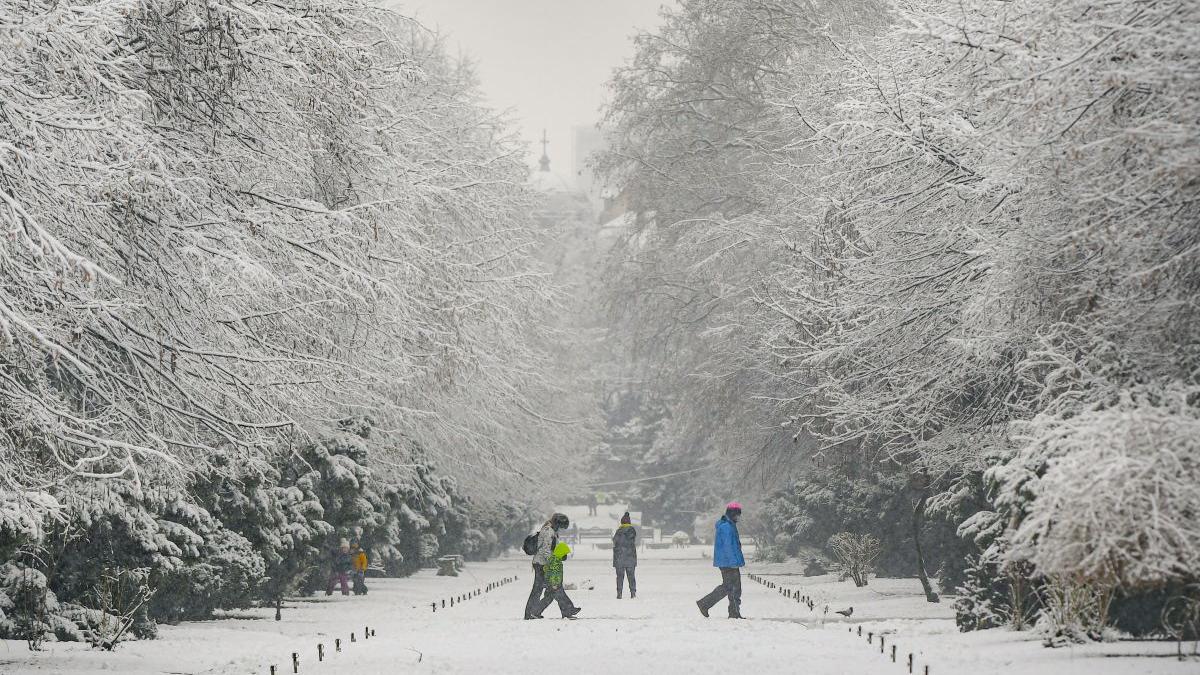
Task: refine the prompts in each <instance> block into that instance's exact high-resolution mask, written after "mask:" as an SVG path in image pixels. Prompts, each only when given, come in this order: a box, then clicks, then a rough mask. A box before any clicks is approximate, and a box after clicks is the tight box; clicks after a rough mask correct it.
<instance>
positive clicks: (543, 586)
mask: <svg viewBox="0 0 1200 675" xmlns="http://www.w3.org/2000/svg"><path fill="white" fill-rule="evenodd" d="M570 526H571V521H570V519H569V518H567V516H566V514H563V513H556V514H554V515H553V516H550V520H547V521H546V523H545V524H544V525H542V529H541V530H539V531H538V539H537V551H535V552H534V554H533V590H531V591H529V599H528V600H526V601H525V618H526V619H540V618H542V612H543V611H545V609H546V607H548V606H549V605H550V603H551V602H554V601H555V600H557V601H558V609H559V611H561V612H562V615H563V616H564V617H571V616H575V615H576V614H578V613H579V612H580V611H581V608H579V607H573V606H571V604H570V602H571V601H570V599H569V598H567V597H566V594H565V593H558V592H556V591H555V590H554V589H552V588H550V586H549V585H548V584H547V583H546V565H548V564H549V563H550V558H551V556H553V555H554V548H555V547H556V546H558V531H559V530H565V529H567V528H568V527H570Z"/></svg>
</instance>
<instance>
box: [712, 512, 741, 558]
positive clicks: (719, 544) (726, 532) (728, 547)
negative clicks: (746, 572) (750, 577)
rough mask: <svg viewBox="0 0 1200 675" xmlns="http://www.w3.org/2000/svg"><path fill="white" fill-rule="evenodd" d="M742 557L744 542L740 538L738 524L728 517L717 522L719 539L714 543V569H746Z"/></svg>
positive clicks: (722, 517) (723, 517)
mask: <svg viewBox="0 0 1200 675" xmlns="http://www.w3.org/2000/svg"><path fill="white" fill-rule="evenodd" d="M745 566H746V559H745V558H743V557H742V540H741V538H740V537H738V531H737V523H735V522H733V521H732V520H730V519H729V518H728V517H727V516H721V519H720V520H718V521H717V537H716V539H715V540H714V541H713V567H745Z"/></svg>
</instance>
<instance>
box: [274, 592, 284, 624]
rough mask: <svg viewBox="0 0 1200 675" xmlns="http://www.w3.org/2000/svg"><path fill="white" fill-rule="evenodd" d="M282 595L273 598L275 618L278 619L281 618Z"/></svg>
mask: <svg viewBox="0 0 1200 675" xmlns="http://www.w3.org/2000/svg"><path fill="white" fill-rule="evenodd" d="M282 609H283V596H282V595H279V596H277V597H276V598H275V620H276V621H279V620H280V619H282V618H283V612H282V611H281V610H282Z"/></svg>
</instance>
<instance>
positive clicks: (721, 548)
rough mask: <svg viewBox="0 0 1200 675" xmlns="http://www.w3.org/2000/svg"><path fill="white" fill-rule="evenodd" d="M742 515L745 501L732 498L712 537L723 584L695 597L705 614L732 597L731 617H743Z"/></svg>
mask: <svg viewBox="0 0 1200 675" xmlns="http://www.w3.org/2000/svg"><path fill="white" fill-rule="evenodd" d="M741 517H742V505H741V504H739V503H737V502H729V504H728V505H727V506H726V507H725V515H724V516H722V517H721V519H720V520H718V521H717V536H716V539H715V540H714V541H713V567H717V568H720V570H721V585H720V586H717V587H716V588H714V589H713V591H712V593H709V594H708V595H706V596H704V597H703V598H700V599H699V600H697V601H696V606H697V607H699V608H700V613H701V614H703V615H704V616H705V617H706V618H707V617H708V610H710V609H712V607H713V605H715V604H717V603H718V602H720V601H721V598H729V618H731V619H740V618H742V569H741V568H742V567H745V566H746V559H745V558H744V557H742V540H741V538H740V537H738V531H737V521H738V518H741Z"/></svg>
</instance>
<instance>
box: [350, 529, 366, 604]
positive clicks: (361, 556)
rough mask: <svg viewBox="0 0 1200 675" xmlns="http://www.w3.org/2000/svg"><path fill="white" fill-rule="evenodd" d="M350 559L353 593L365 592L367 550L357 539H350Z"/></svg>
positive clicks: (362, 593) (364, 593) (361, 593)
mask: <svg viewBox="0 0 1200 675" xmlns="http://www.w3.org/2000/svg"><path fill="white" fill-rule="evenodd" d="M350 560H351V562H352V563H353V564H354V594H355V595H366V594H367V552H366V551H364V550H363V549H362V547H360V546H359V544H358V540H357V539H352V540H350Z"/></svg>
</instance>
